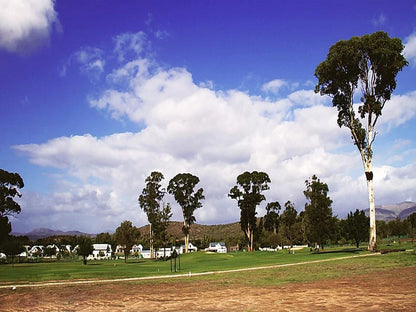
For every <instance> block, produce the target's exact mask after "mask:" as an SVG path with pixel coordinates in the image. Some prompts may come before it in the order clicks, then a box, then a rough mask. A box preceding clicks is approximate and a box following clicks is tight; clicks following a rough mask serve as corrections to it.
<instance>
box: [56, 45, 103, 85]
mask: <svg viewBox="0 0 416 312" xmlns="http://www.w3.org/2000/svg"><path fill="white" fill-rule="evenodd" d="M103 54H104V53H103V50H101V49H98V48H93V47H83V48H80V49H79V50H78V51H76V52H74V53H73V54H72V55H71V56H70V57H69V59H68V61H67V62H66V63H65V64H64V65H63V66H62V68H61V70H60V72H59V75H60V76H61V77H65V76H66V75H67V72H68V69H69V68H70V67H71V66H73V65H76V66H77V67H78V68H79V71H80V72H81V73H82V74H83V75H85V76H87V77H88V78H89V79H90V80H91V81H97V80H99V78H100V76H101V74H102V73H103V72H104V68H105V60H104V56H103Z"/></svg>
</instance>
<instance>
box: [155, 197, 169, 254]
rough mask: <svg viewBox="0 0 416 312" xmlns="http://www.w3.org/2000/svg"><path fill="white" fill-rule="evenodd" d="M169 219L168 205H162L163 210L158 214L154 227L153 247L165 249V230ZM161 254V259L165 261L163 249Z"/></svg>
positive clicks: (166, 239) (166, 237)
mask: <svg viewBox="0 0 416 312" xmlns="http://www.w3.org/2000/svg"><path fill="white" fill-rule="evenodd" d="M170 218H172V210H171V207H170V204H169V203H168V204H166V205H165V204H163V208H162V210H160V211H159V213H158V218H157V222H156V224H155V227H154V235H155V245H156V246H157V247H159V246H162V247H164V248H166V244H167V242H168V240H169V237H168V233H167V229H168V226H169V222H170ZM163 254H164V256H163V257H164V258H165V259H166V250H165V249H164V252H163Z"/></svg>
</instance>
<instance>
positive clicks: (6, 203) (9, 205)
mask: <svg viewBox="0 0 416 312" xmlns="http://www.w3.org/2000/svg"><path fill="white" fill-rule="evenodd" d="M23 187H24V183H23V179H22V178H21V177H20V175H19V174H18V173H11V172H8V171H5V170H3V169H0V244H1V242H2V241H4V240H7V239H8V235H9V233H10V232H11V230H12V227H11V224H10V222H9V218H8V216H10V215H16V214H19V213H20V211H21V208H20V205H19V204H18V203H17V202H16V201H15V200H14V199H15V197H21V196H22V195H21V194H20V192H19V190H20V189H21V188H23Z"/></svg>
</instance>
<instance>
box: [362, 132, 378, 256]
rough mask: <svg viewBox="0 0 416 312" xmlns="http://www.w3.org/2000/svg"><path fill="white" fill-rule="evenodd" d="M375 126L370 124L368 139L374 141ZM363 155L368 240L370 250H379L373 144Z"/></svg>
mask: <svg viewBox="0 0 416 312" xmlns="http://www.w3.org/2000/svg"><path fill="white" fill-rule="evenodd" d="M373 140H374V138H373V128H372V127H371V126H369V129H368V141H369V142H371V143H372V141H373ZM360 152H361V157H362V160H363V165H364V172H365V177H366V180H367V192H368V205H369V209H370V213H369V215H370V239H369V242H368V250H369V251H376V250H377V233H376V206H375V201H374V185H373V176H374V175H373V171H372V169H373V168H372V151H371V144H370V145H369V146H368V147H367V154H366V153H365V151H363V150H360Z"/></svg>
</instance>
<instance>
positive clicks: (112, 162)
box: [15, 36, 416, 232]
mask: <svg viewBox="0 0 416 312" xmlns="http://www.w3.org/2000/svg"><path fill="white" fill-rule="evenodd" d="M119 38H124V37H123V36H121V37H119ZM123 42H124V43H126V45H120V49H127V50H129V49H130V44H127V41H123ZM143 44H144V45H146V43H143ZM123 47H124V48H123ZM133 50H134V49H133ZM137 51H138V50H137ZM120 53H121V55H126V54H124V51H120ZM123 59H124V58H123ZM107 78H108V79H107V81H108V83H109V84H110V85H111V87H109V88H108V89H106V90H103V92H102V93H101V95H100V96H98V97H96V98H92V99H90V104H91V106H92V107H95V108H96V109H99V110H104V111H107V112H108V113H109V114H110V115H111V116H112V117H113V118H115V119H128V120H130V121H132V122H134V123H137V124H138V125H139V126H140V127H142V128H141V130H140V131H138V132H135V133H133V132H126V133H115V134H112V135H109V136H105V137H94V136H93V135H90V134H86V135H81V136H72V137H60V138H55V139H52V140H50V141H48V142H45V143H42V144H28V145H19V146H16V147H15V148H16V149H17V150H18V151H19V152H20V153H23V154H25V155H27V157H29V159H30V161H31V162H33V163H34V164H37V165H40V166H44V167H54V168H57V169H58V170H59V171H60V172H62V175H60V176H57V177H56V183H55V185H57V186H56V188H57V189H56V190H52V191H51V194H46V195H45V196H40V195H37V196H40V197H41V198H40V199H38V200H35V201H33V200H32V197H31V196H33V195H29V196H28V197H29V198H28V199H27V200H25V205H28V206H30V207H26V208H23V211H26V210H27V211H30V210H31V209H33V211H37V210H38V209H41V211H44V212H45V211H49V212H50V215H51V219H53V218H55V219H56V220H57V221H56V222H59V217H58V216H61V217H65V218H72V219H73V220H75V217H74V215H76V216H82V218H81V219H82V220H81V221H78V222H76V224H77V226H78V228H77V229H79V230H84V231H87V232H88V231H89V232H91V231H92V232H100V231H103V230H114V229H115V228H116V226H118V225H119V224H120V222H121V221H123V220H125V219H129V220H132V221H133V222H134V223H135V224H137V225H144V224H146V223H147V219H146V217H145V215H144V214H143V213H142V212H141V211H140V208H139V205H138V202H137V198H138V196H139V194H140V192H141V190H142V189H143V187H144V180H145V178H146V177H147V176H148V175H149V174H150V172H151V171H153V170H159V171H161V172H162V173H163V174H164V175H165V181H164V185H165V186H166V185H167V183H168V181H169V179H170V178H172V177H173V176H174V175H176V174H177V173H180V172H191V173H193V174H195V175H197V176H199V178H200V180H201V186H202V187H203V188H204V192H205V197H206V200H205V201H204V203H203V208H201V209H199V210H197V211H196V219H197V222H202V223H224V222H234V221H237V220H238V217H239V210H238V207H237V205H236V203H235V202H234V201H232V200H231V199H230V198H228V196H227V194H228V192H229V190H230V188H231V187H232V186H233V185H234V184H235V180H236V177H237V175H238V174H240V173H242V172H244V171H246V170H249V171H252V170H262V171H265V172H267V173H268V174H269V175H270V178H271V180H272V184H271V189H270V190H269V191H268V192H267V193H266V194H265V195H266V198H267V201H271V200H278V201H280V202H281V204H283V203H284V202H286V201H287V200H291V201H292V202H294V203H295V207H296V209H297V210H302V209H303V207H304V202H305V199H304V196H303V190H304V189H305V185H304V181H305V180H306V179H307V178H308V177H310V176H312V175H313V174H317V175H318V176H319V177H320V178H321V180H322V181H324V182H326V183H328V185H329V187H330V191H331V193H330V196H331V198H332V199H333V200H334V205H333V207H334V213H335V214H337V215H339V216H345V215H346V213H347V212H348V211H350V210H354V209H356V208H360V209H362V208H365V207H366V206H367V200H366V198H367V195H366V188H365V179H364V178H363V175H362V171H361V168H362V167H361V164H360V157H359V154H358V152H357V151H356V150H355V149H354V147H353V146H352V143H351V140H350V135H349V133H348V131H347V130H346V129H345V128H342V129H340V128H339V127H338V125H337V123H336V118H337V110H336V109H334V108H333V107H331V105H328V104H329V103H328V101H329V100H328V99H327V98H325V97H320V96H318V95H316V94H314V92H313V91H312V90H298V91H295V92H292V93H291V94H289V95H288V96H287V97H284V98H281V99H279V100H276V101H274V100H271V99H269V98H263V97H261V96H252V95H250V94H247V93H244V92H241V91H238V90H223V91H220V90H213V89H212V88H207V87H206V86H205V85H203V84H202V85H201V84H200V85H197V84H196V83H195V82H194V81H193V78H192V75H191V73H190V72H188V71H187V70H186V69H184V68H161V67H160V66H158V65H157V63H155V62H154V61H152V60H150V59H148V58H144V57H142V56H140V55H139V56H138V55H136V58H135V59H134V60H130V61H127V59H124V64H122V65H121V66H120V67H119V68H117V69H115V70H113V71H112V73H111V74H110V75H109V76H108V77H107ZM276 84H277V83H276ZM415 96H416V95H415V94H414V93H409V94H407V95H404V96H394V97H393V98H392V102H393V103H389V106H391V107H392V108H389V109H392V110H393V111H391V112H390V111H386V114H383V120H384V124H385V125H386V126H387V127H396V126H397V125H400V124H402V123H403V122H406V121H407V120H409V116H408V115H406V113H407V114H409V112H414V111H415V105H414V98H415ZM396 102H397V103H400V107H396V106H397V105H395V103H396ZM390 104H392V105H390ZM389 106H386V109H388V107H389ZM393 108H394V109H393ZM405 112H406V113H405ZM410 118H411V117H410ZM410 169H411V168H410ZM381 170H382V169H380V168H377V167H376V168H375V170H374V172H375V173H376V177H377V179H379V180H377V183H379V184H382V183H383V181H384V180H383V179H382V178H381V176H382V175H381V174H379V171H381ZM389 170H390V176H391V177H395V179H398V178H399V177H400V174H403V172H401V170H400V169H399V168H398V169H394V168H390V169H389ZM413 178H414V177H409V178H406V181H407V182H408V183H410V184H408V185H406V184H405V183H401V185H402V187H403V192H402V193H401V194H404V195H406V196H407V197H406V198H408V197H412V196H414V194H415V193H414V185H415V182H414V181H413ZM380 189H383V192H385V194H389V195H390V196H391V198H393V197H392V196H393V195H394V194H393V193H392V191H391V189H389V188H388V187H384V188H382V187H380ZM377 192H378V191H377ZM386 196H387V195H386ZM383 198H384V197H383ZM394 198H398V196H395V197H394ZM167 200H168V201H169V202H170V203H171V204H172V206H173V212H174V217H173V218H174V219H175V220H180V219H181V217H182V216H181V211H180V209H179V207H178V206H177V204H176V203H175V202H174V200H173V199H172V198H170V197H168V198H167ZM34 203H36V205H38V203H41V205H42V207H41V208H37V207H36V206H35V204H34ZM55 203H56V204H55ZM46 207H48V208H46ZM45 209H48V210H45ZM45 213H46V212H45ZM262 213H264V211H263V208H259V214H260V215H262ZM22 216H24V215H23V214H22ZM41 216H42V213H39V217H36V215H33V218H34V219H36V220H37V221H36V222H35V221H33V224H39V225H40V224H41V220H39V219H40V218H41ZM23 219H24V218H23ZM55 219H54V220H55ZM72 219H71V220H72ZM78 219H79V217H78ZM84 220H89V222H86V221H85V222H84ZM19 222H24V221H23V220H22V221H19ZM74 222H75V221H74ZM22 224H23V223H22ZM22 226H23V225H22ZM43 226H46V225H43Z"/></svg>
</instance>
